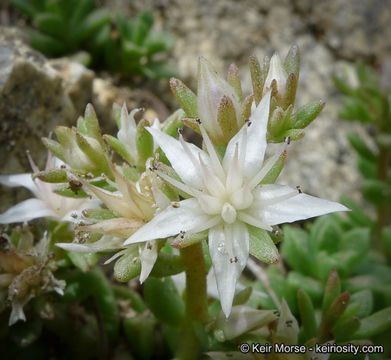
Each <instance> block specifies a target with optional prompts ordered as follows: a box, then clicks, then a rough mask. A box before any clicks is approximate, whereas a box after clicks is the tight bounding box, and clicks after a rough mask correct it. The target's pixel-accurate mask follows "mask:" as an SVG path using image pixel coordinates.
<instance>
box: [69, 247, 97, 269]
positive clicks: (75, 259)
mask: <svg viewBox="0 0 391 360" xmlns="http://www.w3.org/2000/svg"><path fill="white" fill-rule="evenodd" d="M67 256H68V258H69V259H70V260H71V262H72V264H73V265H75V266H76V267H77V268H79V269H80V270H81V271H83V272H85V273H86V272H87V271H89V270H90V269H91V268H92V267H93V266H94V265H95V264H96V263H97V262H98V255H97V254H94V253H91V254H80V253H77V252H73V251H67Z"/></svg>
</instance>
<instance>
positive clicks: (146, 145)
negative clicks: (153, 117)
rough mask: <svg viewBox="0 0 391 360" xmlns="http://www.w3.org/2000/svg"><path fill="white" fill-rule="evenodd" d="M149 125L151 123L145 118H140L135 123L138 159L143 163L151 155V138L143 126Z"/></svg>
mask: <svg viewBox="0 0 391 360" xmlns="http://www.w3.org/2000/svg"><path fill="white" fill-rule="evenodd" d="M150 125H151V124H150V123H149V121H148V120H146V119H141V120H140V121H139V123H138V124H137V133H136V147H137V152H138V154H139V158H140V161H141V162H142V163H143V164H145V162H146V161H147V159H148V158H149V157H151V156H152V155H153V138H152V135H151V134H150V133H149V131H148V130H147V129H146V128H145V127H146V126H150Z"/></svg>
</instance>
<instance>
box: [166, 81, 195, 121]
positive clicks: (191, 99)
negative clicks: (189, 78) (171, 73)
mask: <svg viewBox="0 0 391 360" xmlns="http://www.w3.org/2000/svg"><path fill="white" fill-rule="evenodd" d="M170 87H171V91H172V93H173V94H174V96H175V98H176V100H177V101H178V103H179V105H180V107H181V108H182V109H183V110H184V111H185V113H186V115H187V116H188V117H190V118H196V117H198V110H197V96H196V95H195V94H194V92H193V91H191V90H190V89H189V88H188V87H187V86H186V85H185V84H184V83H183V82H182V81H180V80H178V79H175V78H172V79H170Z"/></svg>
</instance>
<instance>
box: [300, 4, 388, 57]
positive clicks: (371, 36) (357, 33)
mask: <svg viewBox="0 0 391 360" xmlns="http://www.w3.org/2000/svg"><path fill="white" fill-rule="evenodd" d="M296 4H297V8H298V9H299V10H301V11H302V12H303V15H305V16H306V19H307V21H308V23H309V24H310V25H311V26H312V27H314V28H315V29H316V30H317V32H318V33H319V34H320V35H321V36H322V37H323V38H324V39H323V40H324V41H325V42H326V43H327V45H328V46H330V47H331V48H332V49H333V50H334V51H336V53H337V55H338V56H339V57H344V58H346V59H350V60H353V61H354V60H356V59H357V57H360V58H372V57H373V56H376V57H377V58H383V57H384V56H386V55H387V54H388V53H389V52H390V50H391V41H390V39H391V38H390V36H391V1H390V0H360V1H354V0H350V1H346V0H304V1H302V0H297V1H296Z"/></svg>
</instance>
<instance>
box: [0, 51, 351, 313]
mask: <svg viewBox="0 0 391 360" xmlns="http://www.w3.org/2000/svg"><path fill="white" fill-rule="evenodd" d="M298 68H299V53H298V49H297V48H296V47H293V48H292V49H291V51H290V52H289V53H288V55H287V57H286V58H285V60H284V61H283V62H282V61H281V60H280V58H279V57H278V55H274V56H273V57H272V58H271V60H269V59H266V60H265V61H264V63H263V64H262V66H261V65H260V64H259V62H258V60H257V59H256V58H255V57H254V56H252V57H251V58H250V70H251V75H252V82H253V90H254V91H253V94H250V95H248V96H247V97H244V96H243V92H242V87H241V83H240V79H239V72H238V68H237V67H236V66H235V65H231V67H230V68H229V71H228V76H227V79H224V78H222V77H221V76H220V75H218V74H217V72H216V71H215V70H214V69H213V68H212V66H211V65H210V64H209V63H208V62H207V61H206V60H205V59H203V58H200V60H199V67H198V92H197V95H195V93H194V92H193V91H191V90H190V89H189V88H188V87H186V86H185V85H184V84H183V83H182V82H181V81H179V80H177V79H171V82H170V84H171V88H172V90H173V92H174V95H175V97H176V98H177V100H178V102H179V104H180V105H181V107H182V109H180V110H178V111H176V112H175V113H174V114H173V115H172V116H170V117H169V118H168V119H167V120H166V121H164V122H163V123H160V121H159V120H157V119H156V120H155V121H154V122H153V124H151V123H149V121H147V120H145V119H141V120H140V121H139V122H138V124H136V121H135V118H134V117H135V115H136V113H138V112H140V109H134V110H132V111H131V112H130V113H129V112H128V110H127V108H126V106H125V105H124V106H123V107H122V109H121V108H119V107H118V106H114V115H115V118H116V120H117V124H118V127H119V131H118V133H117V137H113V136H110V135H103V136H102V135H101V132H100V128H99V124H98V121H97V119H96V115H95V113H94V111H93V110H92V107H91V106H88V107H87V110H86V113H85V116H84V118H82V117H81V118H80V119H79V120H78V123H77V127H75V128H72V129H69V128H65V127H57V128H56V130H55V134H56V136H57V139H58V142H57V141H55V140H53V139H44V143H45V145H46V146H47V147H48V148H49V150H51V152H52V153H53V154H54V155H55V156H56V157H58V158H59V159H61V161H63V162H64V163H65V164H60V163H56V164H55V163H54V159H53V158H51V157H50V158H49V160H48V166H47V167H46V169H45V171H42V172H39V171H38V169H36V167H35V166H34V167H33V169H34V172H35V173H36V174H35V179H34V180H33V179H32V178H31V176H30V175H28V176H27V175H10V176H2V177H1V178H0V181H1V182H2V183H3V184H5V185H23V186H26V187H28V188H29V189H30V190H31V191H32V192H33V193H34V194H35V195H36V197H37V199H31V200H27V201H26V202H24V203H21V204H19V205H16V206H15V207H13V208H11V209H10V210H8V211H7V212H6V213H4V214H2V215H0V221H1V222H2V223H11V222H25V221H30V220H32V219H34V218H37V217H49V218H51V219H52V220H53V218H54V219H55V220H56V221H71V222H72V225H69V227H68V230H70V231H71V232H72V234H73V236H72V238H73V241H71V242H70V241H69V240H66V241H64V240H58V241H55V243H56V245H57V247H60V248H62V249H65V250H67V251H70V252H79V253H87V254H88V253H102V252H114V255H113V256H112V257H111V258H110V259H109V260H108V261H111V260H114V259H115V260H117V261H116V264H115V266H114V273H115V277H116V278H117V279H118V280H120V281H128V280H130V279H131V278H133V277H135V276H137V275H139V276H140V281H141V282H143V281H145V279H146V278H147V277H148V276H149V275H150V274H153V275H154V276H168V275H173V274H176V273H180V272H182V271H184V270H186V271H187V270H188V269H186V266H185V263H184V262H181V257H180V256H179V255H177V254H176V253H175V251H173V250H172V249H171V248H172V247H174V248H179V249H184V248H187V247H190V246H194V245H195V244H198V243H200V242H204V243H205V242H207V243H208V247H205V248H204V249H205V251H206V252H209V254H210V257H211V259H212V263H213V271H214V275H215V279H216V283H217V289H218V293H219V298H220V302H221V307H222V310H223V312H224V314H225V316H226V317H229V315H230V313H231V310H232V303H233V299H234V296H235V289H236V286H237V282H238V279H239V277H240V275H241V273H242V271H243V269H244V268H245V266H246V264H247V260H248V257H249V254H251V255H253V256H255V257H256V258H258V259H259V260H262V261H265V262H268V263H276V262H278V261H279V255H278V249H277V247H276V245H275V241H274V240H273V237H274V235H272V236H271V235H270V234H271V233H274V234H276V233H277V232H278V230H277V228H276V226H277V225H278V224H282V223H290V222H294V221H297V220H303V219H307V218H310V217H314V216H319V215H322V214H327V213H331V212H336V211H346V210H348V209H347V208H346V207H344V206H343V205H341V204H338V203H335V202H331V201H327V200H322V199H319V198H316V197H313V196H310V195H306V194H304V193H302V191H301V189H300V188H299V187H296V188H292V187H289V186H286V185H276V184H274V183H275V181H276V179H277V177H278V175H279V173H280V172H281V170H282V168H283V166H284V163H285V160H286V157H287V147H288V145H289V143H290V141H293V140H297V139H299V138H300V137H302V136H303V135H304V132H303V129H304V128H305V127H306V126H307V125H308V124H309V123H310V122H311V121H312V120H313V119H314V118H315V117H316V116H317V114H318V113H319V112H320V111H321V109H322V108H323V105H324V104H323V103H320V102H314V103H311V104H309V105H306V106H304V107H302V108H300V109H298V110H297V111H294V101H295V95H296V87H297V81H298ZM184 124H185V125H187V126H188V127H190V128H192V129H193V130H195V131H197V132H198V133H199V134H200V135H201V136H202V140H203V147H202V149H201V148H198V147H197V146H195V145H194V144H191V143H189V142H187V141H186V140H185V138H184V136H183V135H182V127H183V125H184ZM177 130H178V131H177ZM177 132H179V138H176V135H177ZM270 142H274V143H278V150H277V151H276V152H275V154H274V155H272V156H270V157H269V158H267V159H265V154H266V148H267V145H268V143H270ZM110 148H111V149H112V150H115V151H116V152H117V153H118V154H119V155H120V156H121V157H122V159H123V161H124V162H123V163H122V164H115V163H114V157H113V156H112V152H111V151H110ZM45 182H46V183H45ZM59 194H60V195H59ZM79 209H83V211H81V212H77V211H76V210H79ZM170 245H171V246H170ZM207 249H208V250H207ZM58 256H61V253H60V255H58ZM20 318H22V317H21V316H20Z"/></svg>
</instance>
